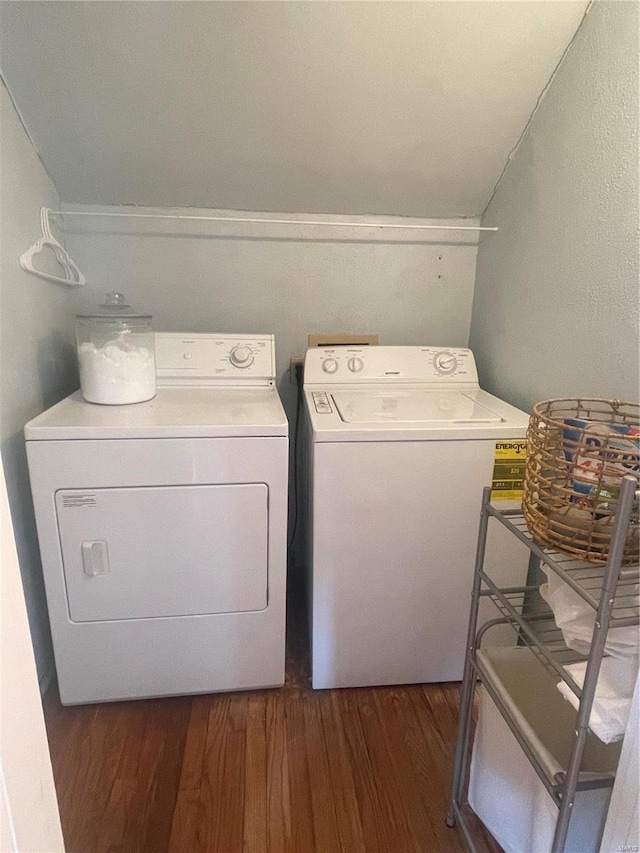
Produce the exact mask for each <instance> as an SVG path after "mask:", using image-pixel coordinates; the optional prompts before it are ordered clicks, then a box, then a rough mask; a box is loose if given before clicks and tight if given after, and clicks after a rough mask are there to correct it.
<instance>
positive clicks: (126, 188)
mask: <svg viewBox="0 0 640 853" xmlns="http://www.w3.org/2000/svg"><path fill="white" fill-rule="evenodd" d="M585 5H586V2H585V0H571V2H562V0H559V2H558V0H556V2H553V3H550V2H524V3H505V2H502V0H489V2H487V0H485V2H482V3H468V2H467V3H452V2H445V3H440V2H429V3H424V2H417V3H415V2H413V3H390V2H386V3H379V2H358V3H346V2H341V3H289V2H271V3H264V2H259V0H258V2H246V1H244V0H243V2H235V3H212V2H209V3H185V2H180V0H177V2H175V0H174V2H162V3H131V2H119V3H118V2H117V3H47V2H40V3H20V2H18V3H15V2H0V53H1V55H2V69H3V72H4V75H5V79H6V80H7V81H8V84H9V87H10V89H11V91H12V92H13V93H14V95H15V97H16V99H17V100H18V103H19V104H20V105H21V108H22V109H23V111H24V114H25V116H26V117H27V119H28V120H27V127H28V128H29V129H30V130H31V133H32V137H33V139H34V140H35V141H36V146H37V148H38V151H39V152H40V154H41V156H42V158H43V161H44V163H45V164H46V166H47V169H48V171H49V174H50V175H51V176H52V178H53V179H54V180H55V182H56V185H57V186H58V189H59V191H60V194H61V195H62V197H63V198H64V199H65V201H75V202H84V203H87V204H137V205H142V204H146V205H158V206H168V205H182V206H184V207H188V206H193V207H195V206H198V207H232V208H235V209H239V210H270V211H274V210H279V211H280V210H288V211H302V212H310V211H314V212H316V213H336V212H341V213H361V214H372V213H375V214H388V213H393V214H399V215H403V216H476V215H478V214H479V213H480V212H481V211H482V210H483V209H484V207H485V205H486V202H487V199H488V198H489V196H490V194H491V190H492V188H493V186H494V184H495V182H496V180H497V178H498V175H499V174H500V171H501V170H502V167H503V165H504V162H505V159H506V157H507V154H508V152H509V151H510V150H511V149H512V148H513V146H514V145H515V144H516V142H517V140H518V137H519V136H520V134H521V133H522V129H523V127H524V125H525V123H526V121H527V119H528V117H529V115H530V114H531V110H532V109H533V107H534V105H535V102H536V100H537V98H538V96H539V94H540V92H541V91H542V89H543V87H544V85H545V84H546V82H547V80H548V79H549V76H550V75H551V73H552V71H553V69H554V68H555V66H556V65H557V63H558V61H559V59H560V57H561V56H562V53H563V51H564V49H565V47H566V45H567V44H568V42H569V41H570V39H571V37H572V36H573V34H574V33H575V30H576V28H577V27H578V25H579V23H580V20H581V18H582V15H583V12H584V8H585Z"/></svg>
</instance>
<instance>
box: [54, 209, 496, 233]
mask: <svg viewBox="0 0 640 853" xmlns="http://www.w3.org/2000/svg"><path fill="white" fill-rule="evenodd" d="M50 213H51V214H52V215H53V216H110V217H122V218H124V219H180V220H191V221H198V222H257V223H260V224H262V225H321V226H324V227H330V228H335V227H340V228H399V229H401V230H404V229H407V228H413V229H417V230H420V231H429V230H433V231H497V230H498V229H497V227H495V226H482V225H400V224H397V223H390V222H389V223H387V222H381V223H375V222H321V221H317V220H302V219H258V218H250V217H241V216H237V217H236V216H191V215H186V214H180V213H103V212H98V211H89V210H52V211H50Z"/></svg>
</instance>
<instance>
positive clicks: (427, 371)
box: [304, 346, 478, 384]
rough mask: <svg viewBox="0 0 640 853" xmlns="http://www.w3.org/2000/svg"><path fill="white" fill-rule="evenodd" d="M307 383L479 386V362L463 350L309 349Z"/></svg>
mask: <svg viewBox="0 0 640 853" xmlns="http://www.w3.org/2000/svg"><path fill="white" fill-rule="evenodd" d="M304 380H305V384H313V383H319V384H329V383H331V384H333V383H334V382H335V383H344V384H346V383H349V384H352V383H360V382H362V383H364V382H369V383H379V382H398V381H400V382H429V383H431V382H433V383H444V382H448V383H451V382H454V383H458V382H459V383H463V382H465V383H467V384H468V383H477V382H478V373H477V371H476V364H475V359H474V357H473V353H472V352H471V350H470V349H466V348H462V347H422V346H407V347H385V346H382V347H380V346H371V347H368V346H353V347H351V346H340V347H337V346H336V347H315V348H311V349H309V350H307V355H306V358H305V365H304Z"/></svg>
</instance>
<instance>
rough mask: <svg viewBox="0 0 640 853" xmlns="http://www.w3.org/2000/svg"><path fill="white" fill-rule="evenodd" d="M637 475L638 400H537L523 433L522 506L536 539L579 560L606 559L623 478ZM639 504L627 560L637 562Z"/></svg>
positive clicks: (639, 451) (639, 459)
mask: <svg viewBox="0 0 640 853" xmlns="http://www.w3.org/2000/svg"><path fill="white" fill-rule="evenodd" d="M639 472H640V405H639V404H637V403H623V402H620V401H618V400H601V399H558V400H545V401H543V402H541V403H536V405H535V406H534V407H533V414H532V415H531V418H530V420H529V429H528V431H527V467H526V472H525V481H524V493H523V498H522V507H523V511H524V516H525V518H526V520H527V525H528V526H529V531H530V533H531V535H532V536H533V538H534V539H536V540H537V541H538V542H540V543H542V544H543V545H549V546H551V547H552V548H558V549H560V550H562V551H565V552H566V553H568V554H571V555H572V556H574V557H576V558H577V559H581V560H588V561H590V562H592V563H604V562H606V560H607V556H608V552H609V543H610V541H611V534H612V530H613V516H614V513H615V508H616V502H617V496H618V491H619V483H620V479H621V478H622V477H623V476H624V475H625V474H633V475H635V476H636V477H638V475H639ZM638 531H639V527H638V507H637V504H636V506H635V507H634V514H633V516H632V520H631V525H630V527H629V532H628V534H627V539H626V542H625V546H624V556H623V563H624V565H629V564H635V563H637V562H638V554H639V538H638Z"/></svg>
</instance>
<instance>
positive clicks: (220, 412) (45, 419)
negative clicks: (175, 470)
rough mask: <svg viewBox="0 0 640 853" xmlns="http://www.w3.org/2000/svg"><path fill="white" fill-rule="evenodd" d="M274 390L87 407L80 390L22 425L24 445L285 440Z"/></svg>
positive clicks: (173, 392) (202, 391)
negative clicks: (94, 441)
mask: <svg viewBox="0 0 640 853" xmlns="http://www.w3.org/2000/svg"><path fill="white" fill-rule="evenodd" d="M286 435H288V422H287V417H286V415H285V412H284V409H283V407H282V403H281V402H280V398H279V396H278V392H277V391H276V390H275V388H271V387H251V388H190V387H184V388H158V393H157V395H156V396H155V397H154V398H153V400H148V401H147V402H145V403H133V404H130V405H126V406H102V405H97V404H95V403H87V402H86V401H85V400H84V399H83V397H82V395H81V394H80V392H79V391H77V392H76V393H75V394H72V395H71V396H70V397H67V398H66V399H64V400H62V401H61V402H60V403H58V404H57V405H55V406H53V407H52V408H51V409H48V410H47V411H46V412H43V414H41V415H39V416H38V417H37V418H35V419H34V420H32V421H30V422H29V423H28V424H27V425H26V427H25V437H26V439H27V441H38V440H41V441H53V440H75V439H121V438H127V439H132V438H133V439H137V438H141V439H142V438H223V437H252V436H286Z"/></svg>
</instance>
